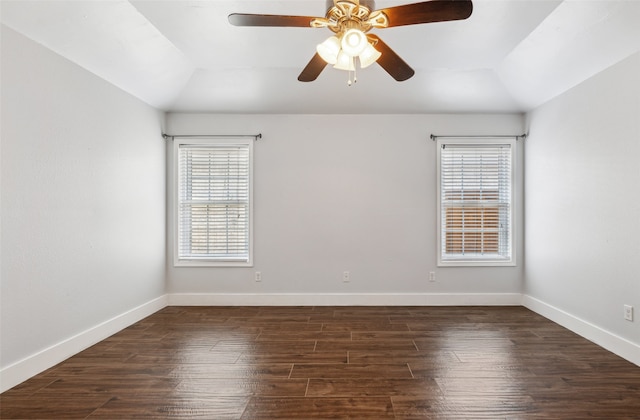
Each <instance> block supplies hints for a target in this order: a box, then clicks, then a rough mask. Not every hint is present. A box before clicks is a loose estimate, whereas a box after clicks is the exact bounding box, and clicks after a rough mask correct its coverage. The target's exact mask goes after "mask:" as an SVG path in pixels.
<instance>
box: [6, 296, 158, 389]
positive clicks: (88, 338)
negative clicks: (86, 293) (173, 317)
mask: <svg viewBox="0 0 640 420" xmlns="http://www.w3.org/2000/svg"><path fill="white" fill-rule="evenodd" d="M165 306H167V296H166V295H163V296H161V297H159V298H157V299H154V300H152V301H150V302H147V303H145V304H142V305H140V306H138V307H136V308H133V309H131V310H129V311H127V312H125V313H122V314H120V315H118V316H115V317H113V318H111V319H109V320H107V321H104V322H103V323H101V324H98V325H96V326H95V327H92V328H89V329H88V330H86V331H83V332H81V333H79V334H76V335H74V336H73V337H70V338H68V339H66V340H64V341H61V342H60V343H57V344H54V345H53V346H51V347H49V348H46V349H44V350H42V351H40V352H38V353H36V354H33V355H31V356H28V357H26V358H24V359H22V360H20V361H18V362H16V363H14V364H12V365H9V366H7V367H5V368H3V369H1V370H0V392H4V391H6V390H8V389H10V388H12V387H14V386H16V385H18V384H19V383H21V382H23V381H26V380H27V379H29V378H31V377H32V376H35V375H37V374H38V373H40V372H42V371H44V370H46V369H49V368H50V367H52V366H55V365H56V364H58V363H60V362H62V361H63V360H66V359H67V358H69V357H71V356H73V355H74V354H77V353H79V352H81V351H82V350H84V349H86V348H88V347H91V346H92V345H94V344H96V343H98V342H100V341H101V340H104V339H105V338H107V337H109V336H111V335H113V334H115V333H117V332H118V331H120V330H122V329H124V328H126V327H128V326H130V325H132V324H135V323H136V322H138V321H140V320H141V319H143V318H145V317H147V316H149V315H151V314H153V313H154V312H157V311H159V310H160V309H162V308H164V307H165Z"/></svg>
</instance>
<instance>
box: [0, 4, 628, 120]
mask: <svg viewBox="0 0 640 420" xmlns="http://www.w3.org/2000/svg"><path fill="white" fill-rule="evenodd" d="M415 1H417V0H409V1H397V0H378V1H377V2H376V7H377V8H378V9H382V8H386V7H392V6H397V5H401V4H405V3H412V2H415ZM0 5H1V10H0V16H1V19H2V23H3V24H5V25H7V26H8V27H10V28H12V29H14V30H16V31H17V32H20V33H22V34H24V35H25V36H27V37H29V38H31V39H33V40H34V41H36V42H38V43H40V44H42V45H44V46H46V47H48V48H50V49H51V50H53V51H55V52H56V53H58V54H60V55H62V56H64V57H66V58H67V59H69V60H71V61H73V62H75V63H77V64H78V65H80V66H82V67H84V68H86V69H87V70H89V71H91V72H93V73H95V74H96V75H98V76H100V77H102V78H103V79H105V80H108V81H109V82H111V83H113V84H114V85H116V86H118V87H120V88H122V89H123V90H125V91H127V92H130V93H131V94H133V95H134V96H136V97H138V98H140V99H142V100H143V101H145V102H147V103H149V104H151V105H153V106H155V107H157V108H160V109H163V110H168V111H190V112H224V113H317V114H321V113H357V114H360V113H434V112H446V113H460V112H474V113H475V112H487V113H493V112H524V111H528V110H530V109H533V108H535V107H536V106H538V105H540V104H542V103H544V102H546V101H547V100H549V99H551V98H553V97H555V96H556V95H558V94H560V93H562V92H564V91H566V90H567V89H569V88H571V87H573V86H575V85H577V84H578V83H580V82H582V81H583V80H585V79H587V78H589V77H591V76H592V75H594V74H596V73H598V72H600V71H602V70H604V69H605V68H607V67H609V66H611V65H613V64H615V63H617V62H619V61H621V60H623V59H624V58H626V57H628V56H630V55H632V54H634V53H636V52H638V51H640V0H564V1H562V0H474V1H473V5H474V10H473V14H472V15H471V17H470V18H469V19H467V20H463V21H455V22H440V23H430V24H422V25H413V26H406V27H395V28H387V29H382V30H374V31H375V33H376V34H378V35H379V36H380V37H381V38H382V39H383V40H384V41H385V42H386V43H387V44H388V45H389V46H390V47H392V48H393V49H394V50H395V51H396V52H397V53H398V54H399V55H400V56H401V57H402V58H403V59H404V60H405V61H406V62H407V63H409V65H411V66H412V67H413V68H414V69H415V71H416V74H415V76H414V77H413V78H411V79H409V80H407V81H405V82H396V81H395V80H393V79H392V78H391V77H390V76H389V75H388V74H387V73H386V72H384V70H382V68H381V67H379V66H378V65H373V66H371V67H369V68H366V69H364V70H361V71H359V72H358V83H356V84H355V85H353V86H351V87H349V86H347V83H346V82H347V74H346V72H343V71H339V70H335V69H333V68H331V67H330V66H327V68H325V70H324V71H323V73H322V74H321V75H320V77H318V79H317V80H316V81H315V82H311V83H302V82H299V81H298V80H297V76H298V74H299V73H300V71H301V70H302V69H303V68H304V66H305V65H306V64H307V62H308V61H309V60H310V59H311V57H312V56H313V54H314V53H315V46H316V44H318V43H320V42H322V41H323V40H324V39H325V38H327V37H328V36H329V35H330V34H331V32H330V31H328V30H327V29H314V28H308V29H307V28H266V27H258V28H249V27H235V26H232V25H230V24H229V23H228V20H227V16H228V15H229V14H230V13H234V12H243V13H262V14H289V15H305V16H324V14H325V1H324V0H280V1H271V0H259V1H256V0H254V1H249V0H129V1H127V0H71V1H57V0H46V1H36V0H29V1H26V0H2V1H1V3H0Z"/></svg>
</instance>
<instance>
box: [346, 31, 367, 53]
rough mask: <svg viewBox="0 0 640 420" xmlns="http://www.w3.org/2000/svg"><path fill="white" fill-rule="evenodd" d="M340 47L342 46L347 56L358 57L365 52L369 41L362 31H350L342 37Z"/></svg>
mask: <svg viewBox="0 0 640 420" xmlns="http://www.w3.org/2000/svg"><path fill="white" fill-rule="evenodd" d="M340 45H341V46H342V51H344V52H345V53H346V54H348V55H350V56H351V57H357V56H359V55H360V54H361V53H362V51H364V49H365V48H366V47H367V45H369V41H368V40H367V36H366V35H365V34H364V32H362V31H361V30H359V29H349V30H348V31H347V32H345V33H344V35H342V40H341V41H340Z"/></svg>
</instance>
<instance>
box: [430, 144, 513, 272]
mask: <svg viewBox="0 0 640 420" xmlns="http://www.w3.org/2000/svg"><path fill="white" fill-rule="evenodd" d="M516 143H517V142H516V138H515V137H514V138H507V139H505V138H497V137H496V138H492V137H487V138H482V139H481V140H479V139H474V138H468V137H467V138H465V137H459V138H439V139H437V141H436V147H437V153H436V161H437V169H436V171H437V176H436V184H437V186H436V191H437V199H436V206H437V209H436V211H437V221H436V225H437V227H436V250H437V251H436V252H437V266H438V267H514V266H516V265H517V264H516V254H517V252H516V244H517V242H516V229H515V226H516V223H515V216H516V214H517V213H516V200H515V198H516V191H515V190H516V179H515V178H516V156H517V155H516ZM447 144H455V145H469V146H473V147H478V146H483V145H487V146H495V145H501V144H502V145H509V146H510V151H511V174H510V182H511V191H510V198H509V199H510V214H509V244H508V245H509V248H510V254H511V258H510V259H509V260H502V259H500V260H497V259H491V258H478V257H475V258H468V259H455V260H445V259H444V258H443V249H442V186H441V175H442V168H441V160H442V159H441V152H442V146H443V145H447Z"/></svg>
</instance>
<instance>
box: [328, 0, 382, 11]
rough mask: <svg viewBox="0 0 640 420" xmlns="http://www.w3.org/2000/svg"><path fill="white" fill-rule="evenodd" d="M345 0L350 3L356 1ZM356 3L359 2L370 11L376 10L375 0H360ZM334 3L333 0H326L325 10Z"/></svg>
mask: <svg viewBox="0 0 640 420" xmlns="http://www.w3.org/2000/svg"><path fill="white" fill-rule="evenodd" d="M347 1H351V2H352V3H356V0H347ZM358 3H360V5H362V6H364V7H366V8H368V9H369V10H371V11H374V10H376V2H375V0H360V1H359V2H358ZM333 5H334V3H333V0H327V1H326V10H327V11H328V10H329V9H331V8H332V7H333Z"/></svg>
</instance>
